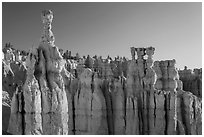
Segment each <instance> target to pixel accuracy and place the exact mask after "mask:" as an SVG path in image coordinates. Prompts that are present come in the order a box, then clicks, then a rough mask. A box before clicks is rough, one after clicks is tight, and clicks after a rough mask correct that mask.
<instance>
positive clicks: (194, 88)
mask: <svg viewBox="0 0 204 137" xmlns="http://www.w3.org/2000/svg"><path fill="white" fill-rule="evenodd" d="M179 76H180V80H181V81H182V82H183V90H185V91H189V92H191V93H193V94H194V95H196V96H197V97H202V68H201V69H194V70H193V71H192V70H190V69H187V67H185V69H184V70H179Z"/></svg>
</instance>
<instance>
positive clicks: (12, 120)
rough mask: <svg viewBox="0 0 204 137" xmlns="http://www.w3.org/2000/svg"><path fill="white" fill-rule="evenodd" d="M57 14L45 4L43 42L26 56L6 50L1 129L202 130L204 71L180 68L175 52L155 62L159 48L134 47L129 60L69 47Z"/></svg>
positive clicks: (78, 132) (56, 132)
mask: <svg viewBox="0 0 204 137" xmlns="http://www.w3.org/2000/svg"><path fill="white" fill-rule="evenodd" d="M52 19H53V13H52V11H50V10H45V11H43V13H42V20H43V25H44V30H43V35H42V37H41V42H40V44H39V46H38V47H33V48H31V49H30V51H29V53H28V54H27V55H26V56H23V55H22V57H21V55H19V52H16V53H15V54H13V53H12V50H10V48H8V47H7V48H6V49H5V51H6V52H5V57H4V58H3V62H2V63H3V79H2V85H3V86H2V87H3V92H2V94H3V98H2V100H3V104H2V105H3V113H2V114H3V119H7V122H6V121H3V123H2V124H3V125H2V127H3V128H2V129H3V131H4V132H3V133H5V134H7V133H10V134H15V135H25V134H26V135H67V134H70V135H201V134H202V99H201V98H200V97H201V95H202V94H201V91H202V90H200V89H201V88H200V84H199V82H200V81H198V80H197V79H199V80H201V81H202V78H201V70H199V71H198V70H195V71H194V73H187V72H186V70H184V71H178V70H177V68H176V60H175V59H172V60H162V61H154V59H153V55H154V54H158V53H156V49H155V48H154V47H140V48H135V47H131V48H130V50H131V55H132V59H131V60H127V59H126V58H120V57H116V58H115V60H113V59H111V58H110V57H109V56H108V57H107V58H106V59H102V57H97V56H95V57H93V58H92V57H91V56H87V58H86V57H83V58H81V57H80V56H79V55H78V54H77V56H75V57H72V56H71V51H70V52H69V51H66V52H65V53H64V54H63V50H61V49H60V50H59V49H58V47H57V46H55V44H54V40H55V38H54V35H53V33H52V31H51V27H52V26H51V23H52ZM13 55H14V56H15V59H14V56H13ZM136 56H137V57H136ZM22 58H25V60H23V59H22ZM187 74H188V75H187ZM195 79H196V80H195ZM186 83H188V84H186ZM189 83H191V84H190V85H191V87H186V86H187V85H189ZM186 88H188V90H187V91H186V90H185V89H186ZM5 91H6V92H5ZM191 92H192V93H191ZM9 98H12V101H11V100H9ZM8 115H10V117H8Z"/></svg>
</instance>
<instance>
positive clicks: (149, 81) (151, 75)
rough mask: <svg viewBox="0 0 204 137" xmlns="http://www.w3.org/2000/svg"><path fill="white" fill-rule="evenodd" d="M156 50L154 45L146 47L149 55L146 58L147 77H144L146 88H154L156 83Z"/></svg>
mask: <svg viewBox="0 0 204 137" xmlns="http://www.w3.org/2000/svg"><path fill="white" fill-rule="evenodd" d="M154 50H155V48H153V47H148V48H146V54H147V56H148V58H147V60H146V70H145V77H144V79H143V80H144V84H145V86H146V87H145V88H146V89H147V90H154V89H155V88H154V85H155V83H156V79H157V77H156V73H155V71H154V69H153V68H152V67H153V62H154V61H153V57H152V56H153V54H154Z"/></svg>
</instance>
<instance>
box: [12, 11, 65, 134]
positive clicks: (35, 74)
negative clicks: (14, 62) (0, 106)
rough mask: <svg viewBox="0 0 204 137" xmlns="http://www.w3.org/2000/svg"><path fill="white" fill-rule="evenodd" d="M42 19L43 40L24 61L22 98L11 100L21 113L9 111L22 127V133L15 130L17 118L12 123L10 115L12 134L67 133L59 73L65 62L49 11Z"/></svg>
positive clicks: (62, 90) (62, 89)
mask: <svg viewBox="0 0 204 137" xmlns="http://www.w3.org/2000/svg"><path fill="white" fill-rule="evenodd" d="M42 18H43V23H44V34H43V36H42V41H41V43H40V46H39V48H37V49H35V48H34V49H32V50H31V51H30V53H29V55H28V58H27V60H26V66H27V77H26V81H25V83H24V85H23V87H22V92H21V93H22V97H21V99H18V100H17V99H16V100H15V99H14V100H13V102H14V104H15V103H16V104H20V105H21V109H19V110H20V112H18V111H17V112H16V111H14V112H13V111H11V113H12V114H11V115H13V116H12V117H14V118H16V117H17V115H19V116H20V117H22V122H21V125H22V126H21V127H23V128H22V129H21V132H20V131H18V130H14V129H15V128H14V127H13V126H14V125H15V124H13V122H16V121H13V122H12V117H11V119H10V123H9V130H8V131H9V132H10V133H12V134H18V133H19V134H20V133H21V134H31V135H36V134H68V102H67V97H66V91H65V86H64V81H63V78H62V75H61V71H62V69H63V67H64V61H63V59H62V56H61V55H60V53H59V51H58V48H57V47H55V45H54V37H53V35H52V32H51V22H52V12H51V11H43V14H42ZM19 92H20V91H19ZM15 96H16V95H15ZM15 96H14V98H16V97H15ZM19 101H20V103H18V102H19ZM13 107H15V106H13ZM13 107H12V108H13ZM17 108H18V107H17ZM17 124H20V123H17Z"/></svg>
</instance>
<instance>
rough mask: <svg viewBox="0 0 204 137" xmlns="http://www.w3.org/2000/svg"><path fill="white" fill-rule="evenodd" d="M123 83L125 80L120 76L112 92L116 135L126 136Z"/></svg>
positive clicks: (115, 81)
mask: <svg viewBox="0 0 204 137" xmlns="http://www.w3.org/2000/svg"><path fill="white" fill-rule="evenodd" d="M123 82H124V79H122V78H121V77H120V76H119V79H115V80H114V90H113V91H112V104H113V122H114V135H124V134H125V119H124V118H125V93H124V90H123V85H124V84H123Z"/></svg>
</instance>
